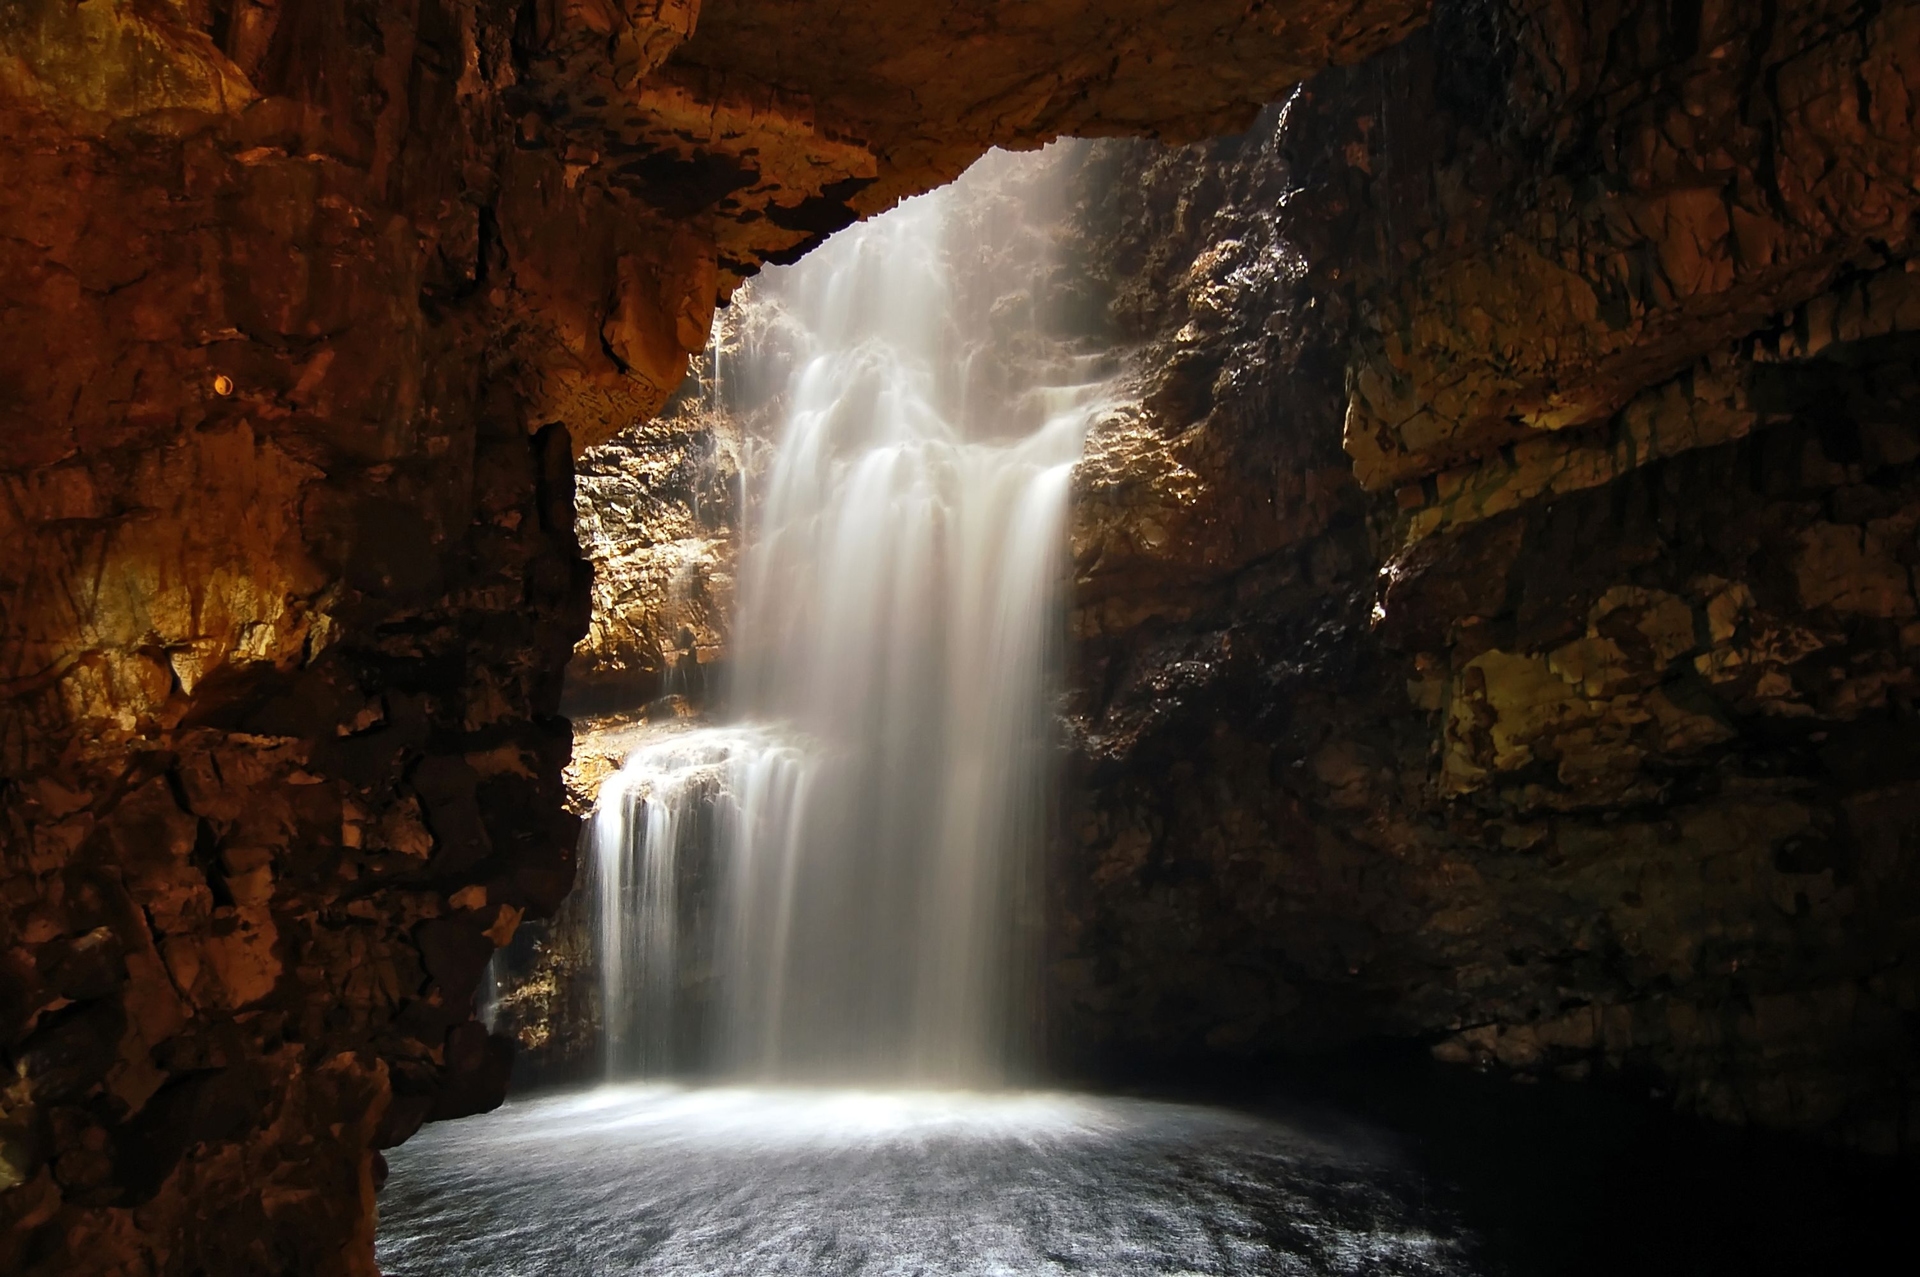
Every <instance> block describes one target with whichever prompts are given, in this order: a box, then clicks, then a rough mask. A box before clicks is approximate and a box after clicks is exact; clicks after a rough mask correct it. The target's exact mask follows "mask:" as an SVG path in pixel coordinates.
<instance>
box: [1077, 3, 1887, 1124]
mask: <svg viewBox="0 0 1920 1277" xmlns="http://www.w3.org/2000/svg"><path fill="white" fill-rule="evenodd" d="M1913 13H1914V10H1913V9H1912V8H1911V7H1910V6H1896V5H1885V6H1865V7H1853V6H1846V5H1829V6H1800V7H1798V8H1796V9H1795V10H1794V12H1793V13H1791V14H1788V13H1786V12H1784V11H1781V12H1777V13H1776V12H1774V11H1772V10H1768V11H1766V12H1764V13H1763V12H1761V11H1758V10H1754V9H1750V8H1747V7H1741V6H1717V5H1711V4H1709V5H1706V6H1689V7H1685V8H1684V10H1683V8H1682V7H1679V6H1674V7H1672V8H1671V9H1670V10H1669V9H1661V8H1659V7H1657V6H1641V7H1638V8H1637V9H1631V10H1628V9H1621V8H1617V7H1614V6H1603V5H1598V4H1593V5H1588V4H1548V3H1537V4H1512V5H1482V6H1471V5H1446V6H1439V7H1437V8H1436V14H1435V22H1434V25H1433V27H1432V28H1431V29H1430V30H1428V31H1426V32H1423V33H1421V34H1420V35H1418V36H1416V37H1415V38H1414V39H1413V40H1411V41H1409V42H1408V43H1407V44H1406V45H1404V46H1402V47H1401V48H1399V49H1396V50H1394V51H1392V52H1391V53H1389V54H1387V55H1384V56H1383V57H1381V58H1380V59H1377V60H1376V61H1375V62H1373V63H1370V64H1366V65H1363V66H1360V67H1357V68H1353V69H1351V70H1344V71H1334V72H1328V73H1325V74H1323V75H1322V76H1320V77H1318V78H1317V79H1316V80H1314V81H1312V82H1310V83H1309V84H1308V85H1307V86H1306V88H1305V89H1304V90H1303V91H1302V92H1301V93H1300V94H1299V95H1297V96H1296V97H1294V98H1292V99H1291V100H1290V101H1289V102H1288V103H1287V104H1286V105H1285V106H1284V107H1283V108H1281V109H1279V110H1277V111H1275V112H1274V113H1273V114H1271V115H1270V116H1269V117H1267V118H1266V119H1264V120H1263V122H1262V124H1261V125H1260V126H1259V127H1257V128H1256V129H1254V130H1253V131H1251V132H1250V133H1248V134H1247V135H1245V136H1244V137H1242V138H1240V139H1236V140H1234V141H1231V142H1222V143H1217V144H1212V145H1208V146H1202V147H1195V148H1190V149H1187V150H1181V151H1164V150H1156V149H1153V148H1149V147H1142V146H1139V145H1137V144H1116V149H1115V150H1113V151H1112V152H1111V153H1110V155H1111V162H1112V163H1113V164H1114V165H1115V166H1116V174H1115V177H1114V180H1113V181H1112V182H1111V183H1110V185H1109V189H1110V190H1111V191H1112V192H1113V194H1112V196H1111V203H1110V206H1109V208H1108V210H1107V213H1106V217H1105V221H1104V222H1103V223H1099V224H1097V225H1095V226H1094V227H1093V229H1092V232H1091V233H1094V234H1097V235H1101V236H1104V237H1105V240H1104V242H1105V244H1106V246H1107V247H1106V249H1105V251H1104V253H1102V254H1099V255H1097V256H1100V257H1104V259H1105V260H1108V261H1111V262H1112V263H1113V264H1114V265H1113V274H1114V277H1115V281H1116V295H1117V303H1116V313H1117V314H1118V315H1120V316H1121V317H1122V318H1123V319H1124V320H1125V321H1127V322H1128V323H1129V324H1131V326H1132V329H1133V331H1134V332H1136V333H1138V334H1139V336H1140V338H1141V339H1142V340H1143V341H1144V342H1146V343H1147V346H1146V351H1145V354H1144V357H1143V360H1142V366H1143V367H1144V368H1146V369H1148V370H1149V371H1150V372H1152V373H1153V379H1152V380H1151V381H1150V382H1149V384H1148V385H1147V387H1146V388H1145V393H1144V394H1143V395H1142V400H1141V405H1140V407H1139V409H1138V410H1137V411H1136V412H1135V413H1133V414H1131V415H1130V416H1129V417H1127V418H1126V419H1124V420H1122V421H1119V422H1116V423H1115V424H1114V426H1113V427H1112V428H1110V429H1109V430H1107V431H1104V432H1102V433H1100V434H1098V435H1097V436H1096V438H1095V439H1094V441H1093V442H1092V443H1091V444H1090V448H1089V459H1088V462H1087V465H1086V466H1085V467H1084V469H1083V473H1082V476H1081V488H1080V498H1079V503H1078V515H1077V522H1076V529H1075V555H1076V577H1077V600H1078V602H1077V609H1076V613H1075V626H1076V634H1077V637H1078V640H1079V650H1080V654H1081V663H1080V667H1079V673H1078V679H1077V683H1078V687H1077V691H1076V696H1077V697H1078V703H1077V709H1076V711H1075V716H1074V717H1075V724H1076V728H1077V731H1078V742H1077V749H1076V755H1077V758H1078V760H1079V761H1078V764H1077V766H1078V767H1079V769H1080V771H1079V776H1078V778H1077V780H1076V785H1075V789H1076V795H1077V796H1076V800H1075V801H1076V803H1077V804H1078V805H1077V807H1076V808H1075V810H1074V811H1073V812H1072V813H1071V815H1070V818H1069V824H1070V826H1071V828H1072V830H1073V835H1072V837H1071V838H1070V840H1069V850H1068V851H1067V852H1066V853H1065V855H1066V859H1065V860H1064V861H1063V864H1062V869H1061V871H1060V872H1059V873H1058V874H1057V875H1056V881H1057V882H1058V883H1059V884H1060V886H1059V890H1060V893H1061V899H1060V900H1059V902H1058V906H1057V907H1058V909H1059V911H1060V914H1061V917H1062V919H1063V923H1062V925H1061V927H1060V928H1059V929H1058V935H1059V937H1060V939H1059V944H1058V947H1057V949H1056V953H1055V956H1054V961H1053V977H1054V982H1055V1000H1054V1011H1055V1015H1056V1034H1057V1040H1058V1041H1059V1042H1060V1044H1061V1047H1062V1049H1063V1051H1065V1052H1067V1053H1068V1054H1069V1055H1075V1054H1077V1055H1078V1056H1079V1057H1080V1058H1082V1059H1087V1060H1090V1061H1094V1062H1099V1061H1103V1060H1104V1061H1108V1062H1111V1061H1114V1060H1117V1059H1123V1058H1134V1059H1137V1058H1138V1057H1140V1056H1142V1055H1153V1054H1155V1053H1159V1054H1161V1055H1163V1056H1169V1057H1184V1058H1191V1057H1192V1056H1194V1055H1198V1054H1227V1055H1236V1054H1237V1055H1251V1054H1256V1053H1259V1052H1263V1051H1273V1050H1295V1049H1301V1048H1306V1047H1312V1046H1315V1045H1322V1044H1329V1043H1337V1042H1345V1041H1352V1040H1355V1039H1357V1038H1361V1037H1366V1036H1372V1035H1382V1034H1384V1035H1397V1036H1412V1037H1417V1038H1424V1039H1426V1040H1427V1041H1429V1042H1431V1043H1432V1044H1433V1047H1434V1050H1435V1052H1436V1054H1438V1055H1440V1056H1441V1057H1442V1058H1445V1059H1451V1060H1456V1061H1459V1062H1461V1063H1480V1064H1483V1065H1488V1066H1498V1067H1503V1068H1507V1069H1511V1070H1514V1071H1516V1072H1519V1073H1521V1074H1526V1075H1532V1076H1541V1075H1547V1074H1554V1075H1558V1076H1564V1077H1583V1076H1588V1075H1590V1074H1596V1073H1597V1074H1601V1075H1606V1076H1611V1077H1615V1078H1627V1079H1631V1080H1633V1081H1635V1082H1636V1083H1637V1084H1640V1085H1643V1086H1646V1087H1649V1088H1651V1089H1653V1090H1654V1091H1655V1092H1656V1093H1658V1094H1660V1095H1663V1096H1667V1097H1669V1098H1670V1100H1671V1101H1672V1102H1674V1103H1677V1104H1678V1105H1679V1106H1680V1107H1682V1108H1683V1109H1686V1110H1689V1111H1694V1112H1698V1113H1701V1114H1704V1115H1707V1116H1710V1117H1713V1118H1715V1119H1719V1120H1726V1121H1733V1122H1741V1123H1754V1124H1759V1125H1764V1126H1770V1127H1775V1128H1789V1129H1795V1130H1800V1131H1806V1132H1815V1133H1819V1134H1820V1135H1822V1136H1823V1137H1826V1138H1834V1139H1840V1140H1844V1141H1846V1142H1849V1143H1852V1144H1854V1145H1856V1146H1860V1147H1866V1148H1870V1149H1874V1150H1878V1151H1886V1152H1891V1151H1894V1150H1895V1149H1898V1148H1903V1147H1911V1146H1912V1144H1913V1142H1914V1141H1915V1140H1916V1138H1920V1092H1916V1090H1915V1084H1914V1077H1915V1068H1916V1063H1917V1062H1920V1057H1917V1056H1916V1041H1917V1040H1920V1035H1917V1034H1916V1013H1920V969H1917V968H1916V966H1915V957H1914V954H1913V949H1912V936H1913V935H1914V927H1915V925H1916V921H1917V920H1920V862H1916V860H1915V858H1914V854H1913V852H1914V848H1915V847H1916V846H1920V824H1916V820H1917V819H1920V752H1917V751H1920V723H1917V722H1916V718H1915V714H1914V710H1913V696H1914V686H1915V680H1916V677H1920V670H1917V666H1920V646H1917V645H1916V640H1920V629H1916V627H1915V625H1914V618H1915V615H1916V602H1915V584H1914V571H1915V567H1916V563H1920V543H1916V539H1915V530H1916V527H1920V487H1916V484H1920V469H1916V465H1915V463H1916V460H1920V434H1917V433H1916V418H1915V416H1914V405H1915V397H1916V394H1920V331H1916V324H1917V323H1920V310H1916V309H1915V303H1914V300H1913V299H1914V297H1915V295H1916V294H1915V285H1916V281H1920V275H1916V274H1915V273H1913V271H1912V269H1910V265H1911V262H1910V259H1909V258H1908V257H1907V256H1906V254H1907V253H1908V252H1909V251H1910V250H1909V248H1908V247H1907V245H1908V243H1909V241H1908V239H1907V238H1906V236H1907V235H1908V234H1909V231H1910V225H1911V222H1910V219H1911V214H1912V209H1911V203H1910V201H1911V200H1912V197H1913V192H1912V185H1911V181H1910V178H1909V175H1908V171H1907V169H1906V168H1905V167H1903V166H1904V165H1906V164H1908V163H1910V162H1911V158H1912V152H1911V144H1910V143H1909V142H1907V141H1906V140H1905V139H1906V138H1907V137H1908V136H1909V134H1908V133H1907V132H1906V130H1907V129H1908V128H1909V116H1908V115H1907V114H1906V111H1907V107H1906V105H1905V104H1906V103H1907V102H1908V101H1909V100H1910V98H1909V97H1908V89H1907V87H1906V86H1907V84H1908V83H1909V78H1908V77H1909V75H1910V67H1909V66H1908V62H1907V59H1908V58H1909V57H1910V54H1911V51H1912V50H1913V49H1915V48H1920V43H1916V42H1915V41H1913V40H1912V39H1909V38H1896V37H1895V36H1894V35H1893V34H1892V33H1894V32H1895V31H1897V30H1899V29H1901V24H1902V23H1906V22H1910V21H1911V20H1912V17H1913ZM1872 49H1878V50H1881V51H1882V52H1881V54H1874V53H1871V52H1868V50H1872ZM1842 50H1852V51H1851V52H1842ZM1549 53H1551V55H1552V56H1551V57H1549V56H1548V55H1549ZM1832 58H1837V59H1839V60H1840V62H1841V63H1842V64H1844V65H1845V66H1846V67H1848V68H1849V70H1848V71H1847V72H1846V74H1845V75H1838V74H1837V73H1831V72H1830V71H1823V70H1820V69H1819V68H1820V67H1827V66H1829V64H1828V63H1827V62H1823V61H1822V59H1832ZM1543 67H1552V68H1558V70H1557V71H1555V72H1554V73H1552V74H1548V72H1547V71H1545V70H1543V69H1542V68H1543ZM1743 68H1744V69H1743ZM1756 68H1773V70H1771V71H1769V72H1768V74H1765V75H1760V74H1756ZM1802 76H1804V77H1806V80H1805V83H1806V84H1808V85H1811V84H1815V83H1818V84H1824V85H1827V86H1828V89H1827V90H1824V91H1816V90H1814V89H1812V88H1810V87H1809V88H1806V89H1805V90H1804V91H1802V90H1801V89H1795V90H1793V92H1792V94H1789V93H1788V86H1789V85H1790V84H1795V83H1801V80H1800V79H1798V78H1797V77H1802ZM1610 85H1611V86H1614V87H1612V88H1608V87H1607V86H1610ZM1822 92H1825V94H1826V96H1824V97H1823V96H1822ZM1841 100H1844V101H1845V102H1846V103H1848V104H1850V105H1849V107H1848V109H1846V110H1829V109H1827V106H1821V105H1819V104H1820V103H1822V102H1825V103H1827V104H1828V105H1829V106H1830V105H1832V104H1833V103H1835V102H1838V101H1841ZM1874 104H1879V105H1874ZM1757 119H1764V120H1765V121H1767V123H1766V124H1765V126H1764V127H1761V126H1760V125H1758V124H1757V123H1755V121H1756V120H1757ZM1756 148H1757V149H1756ZM1769 148H1772V149H1769ZM1789 152H1791V154H1792V155H1793V156H1799V157H1813V156H1822V157H1827V158H1823V159H1819V160H1814V159H1811V158H1805V159H1804V164H1803V160H1802V159H1793V160H1792V161H1791V162H1789V159H1788V154H1789ZM1768 155H1771V156H1773V158H1771V159H1768V158H1766V156H1768ZM1869 157H1877V158H1869ZM1805 166H1811V168H1810V169H1809V168H1807V167H1805ZM1812 170H1818V171H1819V172H1820V173H1822V174H1824V176H1822V177H1819V178H1812V177H1804V174H1805V173H1807V172H1810V171H1812ZM1796 173H1800V174H1803V177H1796V176H1794V175H1795V174H1796ZM1828 180H1831V181H1833V182H1834V183H1836V184H1837V185H1835V186H1831V187H1829V186H1825V185H1823V184H1822V183H1824V182H1826V181H1828ZM1842 187H1844V188H1845V189H1846V190H1847V191H1848V194H1847V195H1846V196H1845V197H1844V199H1842V198H1840V197H1838V196H1837V195H1834V194H1832V193H1833V192H1836V191H1838V190H1839V189H1841V188H1842ZM1816 191H1825V192H1828V194H1826V195H1821V194H1817V193H1815V192H1816ZM1823 200H1826V201H1828V202H1826V203H1822V201H1823ZM1842 205H1844V207H1842ZM1682 209H1692V210H1693V212H1692V213H1687V214H1685V215H1682V213H1681V212H1679V211H1678V210H1682ZM1660 210H1664V211H1660ZM1816 210H1818V211H1816ZM1763 214H1764V216H1765V217H1766V218H1769V219H1771V221H1770V222H1769V225H1771V226H1772V227H1773V228H1774V229H1773V230H1772V231H1769V232H1767V233H1766V235H1761V232H1760V231H1759V230H1756V229H1755V227H1756V226H1757V225H1758V222H1757V221H1756V220H1755V219H1756V218H1759V217H1761V216H1762V215H1763ZM1701 219H1705V220H1701ZM1708 223H1712V225H1713V226H1717V227H1719V228H1720V229H1719V230H1718V231H1710V228H1709V227H1708ZM1740 228H1745V230H1744V231H1742V230H1741V229H1740ZM1749 233H1750V234H1751V235H1754V236H1760V237H1761V238H1762V239H1765V240H1766V242H1767V243H1768V244H1771V245H1773V247H1772V248H1771V249H1770V250H1769V251H1770V252H1771V254H1772V255H1771V256H1767V255H1766V254H1764V253H1762V252H1761V250H1760V248H1759V247H1757V245H1758V244H1759V243H1760V240H1759V239H1744V240H1743V239H1742V238H1741V236H1742V234H1749ZM1768 236H1772V238H1768ZM1545 244H1552V245H1555V246H1557V247H1554V248H1553V249H1551V250H1549V249H1547V248H1545V247H1543V245H1545ZM1603 245H1604V246H1606V248H1605V251H1604V252H1602V251H1600V248H1601V246H1603ZM1616 253H1617V254H1619V256H1618V257H1615V256H1612V254H1616ZM1608 262H1613V263H1615V265H1614V266H1608V265H1607V263H1608ZM1616 269H1617V270H1618V271H1619V272H1621V273H1620V274H1619V275H1618V276H1617V285H1618V286H1617V288H1614V291H1612V292H1609V291H1608V288H1609V287H1613V286H1612V285H1607V284H1605V281H1606V280H1607V279H1612V278H1615V276H1613V275H1609V274H1608V272H1609V271H1614V270H1616ZM1582 272H1586V273H1585V274H1583V273H1582ZM1589 291H1591V292H1593V293H1595V294H1597V295H1598V296H1599V297H1600V298H1601V301H1600V302H1596V303H1594V304H1592V305H1589V304H1588V303H1587V302H1586V301H1583V300H1580V299H1581V298H1584V297H1586V295H1587V293H1588V292H1589ZM1575 294H1578V296H1577V297H1576V296H1575ZM1607 298H1612V299H1613V300H1612V301H1611V302H1609V301H1606V299H1607ZM1576 303H1577V304H1576ZM1389 385H1390V386H1392V387H1396V389H1395V390H1394V391H1393V393H1394V394H1396V395H1400V396H1402V397H1403V398H1404V400H1405V404H1404V405H1403V406H1407V405H1411V406H1410V407H1407V408H1406V412H1400V410H1399V409H1395V412H1397V413H1399V415H1398V416H1394V415H1392V414H1387V415H1381V414H1382V413H1383V412H1384V411H1385V410H1384V408H1383V405H1385V404H1386V402H1387V400H1386V399H1384V398H1382V397H1380V396H1381V395H1382V394H1384V391H1382V390H1381V388H1382V387H1387V386H1389ZM1549 392H1550V393H1549ZM1395 402H1399V401H1397V400H1396V401H1395ZM1568 405H1577V406H1575V407H1569V406H1568ZM1563 409H1564V412H1563ZM1416 411H1418V412H1420V413H1425V414H1426V415H1425V416H1424V417H1422V418H1421V420H1424V421H1426V422H1428V423H1429V425H1432V424H1433V423H1435V422H1444V423H1445V424H1444V426H1442V425H1433V430H1432V432H1431V438H1426V439H1422V438H1416V435H1417V433H1418V432H1417V431H1416V430H1415V429H1414V427H1413V425H1412V424H1410V423H1411V422H1412V421H1413V420H1414V417H1413V416H1412V415H1410V414H1413V413H1414V412H1416ZM1369 414H1372V415H1371V416H1370V415H1369ZM1555 414H1561V415H1558V416H1556V415H1555ZM1363 420H1364V421H1367V422H1370V423H1372V424H1369V425H1367V426H1366V428H1365V429H1364V430H1361V431H1358V432H1356V429H1355V423H1356V422H1357V421H1363ZM1343 424H1344V427H1345V429H1344V449H1343V447H1342V443H1341V441H1342V437H1343ZM1548 427H1552V430H1551V432H1549V430H1548ZM1425 428H1426V427H1422V429H1425ZM1476 458H1477V459H1476ZM1370 489H1372V490H1379V489H1386V491H1384V492H1381V493H1380V494H1379V495H1373V493H1371V492H1370V491H1369V490H1370Z"/></svg>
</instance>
